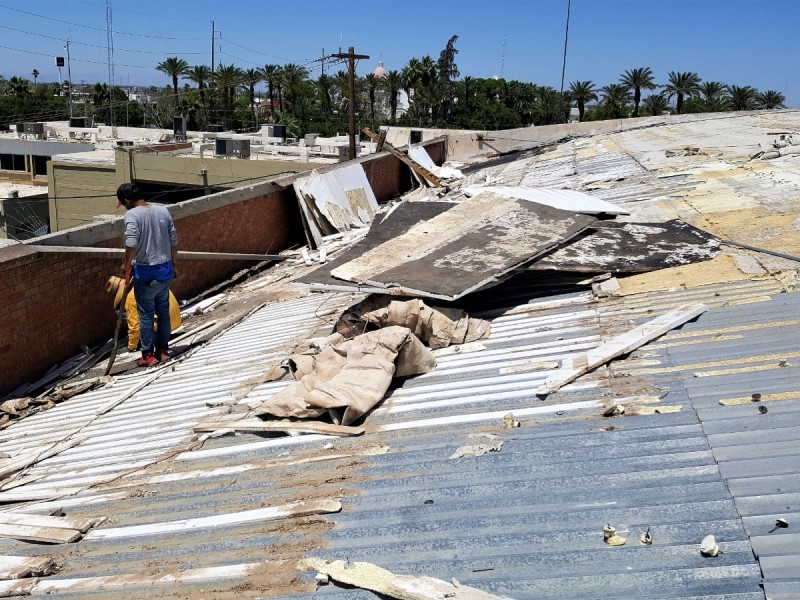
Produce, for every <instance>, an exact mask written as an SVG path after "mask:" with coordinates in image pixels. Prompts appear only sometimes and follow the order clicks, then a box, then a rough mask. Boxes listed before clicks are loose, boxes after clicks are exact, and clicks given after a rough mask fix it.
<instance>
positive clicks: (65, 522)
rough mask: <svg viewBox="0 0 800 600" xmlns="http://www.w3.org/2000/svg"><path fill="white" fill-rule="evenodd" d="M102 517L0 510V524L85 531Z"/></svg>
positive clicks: (102, 519) (100, 520)
mask: <svg viewBox="0 0 800 600" xmlns="http://www.w3.org/2000/svg"><path fill="white" fill-rule="evenodd" d="M104 520H105V519H104V518H101V519H96V518H90V517H84V518H81V517H50V516H45V515H31V514H26V513H17V512H0V525H27V526H29V527H51V528H53V529H75V530H77V531H80V532H81V533H86V532H87V531H89V530H90V529H91V528H92V527H94V526H95V525H96V524H97V523H99V522H102V521H104Z"/></svg>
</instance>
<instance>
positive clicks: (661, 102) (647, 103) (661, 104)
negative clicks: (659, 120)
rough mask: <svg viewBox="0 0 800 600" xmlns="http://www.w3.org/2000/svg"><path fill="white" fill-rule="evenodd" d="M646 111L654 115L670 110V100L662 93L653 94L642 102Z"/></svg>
mask: <svg viewBox="0 0 800 600" xmlns="http://www.w3.org/2000/svg"><path fill="white" fill-rule="evenodd" d="M642 108H644V112H645V113H646V114H648V115H650V116H652V117H657V116H659V115H663V114H664V113H665V112H667V111H668V110H669V102H668V101H667V98H666V96H664V94H662V93H658V94H651V95H649V96H648V97H647V98H645V99H644V102H643V103H642Z"/></svg>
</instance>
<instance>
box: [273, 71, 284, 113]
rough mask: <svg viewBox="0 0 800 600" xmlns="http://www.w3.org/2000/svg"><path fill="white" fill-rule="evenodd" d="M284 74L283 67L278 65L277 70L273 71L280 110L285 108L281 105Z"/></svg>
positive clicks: (282, 110)
mask: <svg viewBox="0 0 800 600" xmlns="http://www.w3.org/2000/svg"><path fill="white" fill-rule="evenodd" d="M285 76H286V73H285V72H284V68H283V67H278V71H277V72H276V73H275V87H276V88H277V90H278V104H279V105H280V107H281V112H284V111H285V110H286V108H284V106H283V84H284V83H285V81H286V80H285Z"/></svg>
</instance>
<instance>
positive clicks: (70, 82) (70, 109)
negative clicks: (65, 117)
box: [64, 36, 72, 119]
mask: <svg viewBox="0 0 800 600" xmlns="http://www.w3.org/2000/svg"><path fill="white" fill-rule="evenodd" d="M70 43H71V41H70V39H69V36H67V45H66V46H64V48H66V49H67V77H69V118H70V119H72V69H70V66H69V45H70Z"/></svg>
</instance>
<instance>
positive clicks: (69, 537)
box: [0, 524, 83, 544]
mask: <svg viewBox="0 0 800 600" xmlns="http://www.w3.org/2000/svg"><path fill="white" fill-rule="evenodd" d="M0 536H2V537H10V538H14V539H17V540H22V541H24V542H44V543H46V544H70V543H72V542H77V541H78V540H79V539H81V537H83V534H82V533H81V532H80V531H78V530H77V529H61V528H58V527H31V526H29V525H6V524H0Z"/></svg>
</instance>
